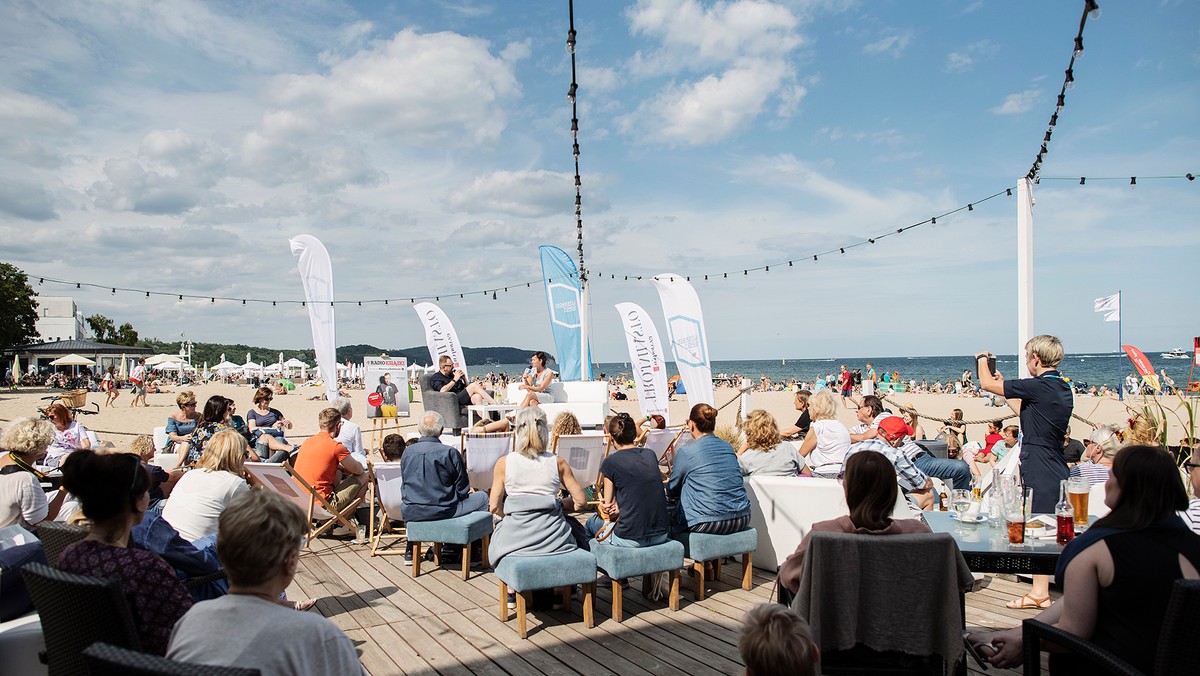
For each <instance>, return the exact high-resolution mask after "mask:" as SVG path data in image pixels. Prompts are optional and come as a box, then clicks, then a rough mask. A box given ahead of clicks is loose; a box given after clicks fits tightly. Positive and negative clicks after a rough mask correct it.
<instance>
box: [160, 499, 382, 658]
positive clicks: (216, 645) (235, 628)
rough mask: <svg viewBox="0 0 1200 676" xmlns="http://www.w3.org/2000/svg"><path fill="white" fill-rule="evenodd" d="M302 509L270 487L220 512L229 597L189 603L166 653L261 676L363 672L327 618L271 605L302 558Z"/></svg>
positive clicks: (349, 645) (346, 641)
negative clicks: (260, 674) (260, 673)
mask: <svg viewBox="0 0 1200 676" xmlns="http://www.w3.org/2000/svg"><path fill="white" fill-rule="evenodd" d="M304 520H305V516H304V512H302V511H301V510H300V508H299V507H296V506H295V505H293V504H292V503H290V502H288V501H287V499H286V498H284V497H282V496H281V495H279V494H278V493H274V492H272V491H248V492H245V493H242V494H241V495H239V496H238V497H236V498H234V499H233V501H232V502H230V503H229V506H228V507H227V508H225V511H224V512H222V513H221V521H220V527H219V530H218V535H217V551H218V553H219V556H220V558H221V564H222V565H223V566H224V567H225V573H226V574H227V575H228V576H229V594H228V595H226V596H222V597H221V598H219V599H215V600H212V601H203V602H201V603H197V604H196V605H194V606H192V608H191V610H189V611H188V612H187V613H186V614H185V615H184V616H183V617H182V618H180V620H179V622H178V623H176V625H175V629H174V631H173V632H172V633H171V643H170V645H169V647H168V648H167V657H168V658H169V659H173V660H179V661H183V662H194V663H198V664H208V665H215V666H231V667H246V668H253V669H258V670H260V671H262V673H264V674H365V673H366V671H365V670H364V669H363V667H362V664H360V663H359V661H358V655H357V654H356V653H355V650H354V644H353V643H352V642H351V641H350V639H349V638H348V637H347V636H346V635H345V634H343V633H342V631H341V630H340V629H338V628H337V627H336V626H335V625H334V624H333V623H332V622H330V621H329V620H327V619H325V618H324V617H321V616H320V615H317V614H314V613H298V612H296V611H294V610H290V609H288V608H287V607H286V606H282V605H280V604H279V603H277V602H276V599H278V598H279V597H280V595H281V594H282V593H283V591H284V590H285V589H287V588H288V585H290V584H291V582H292V578H294V577H295V576H296V570H297V568H298V567H299V562H300V542H301V541H302V539H303V537H304V533H305V531H306V528H305V524H304Z"/></svg>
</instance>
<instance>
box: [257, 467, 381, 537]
mask: <svg viewBox="0 0 1200 676" xmlns="http://www.w3.org/2000/svg"><path fill="white" fill-rule="evenodd" d="M245 467H246V472H247V473H248V474H249V475H250V476H251V477H252V478H253V479H254V480H255V481H256V482H258V483H259V484H260V485H261V486H263V487H264V488H265V489H266V490H271V491H275V492H276V493H279V494H280V495H282V496H283V497H285V498H287V499H288V500H290V501H291V502H292V503H293V504H295V505H296V506H298V507H300V508H301V509H303V510H304V511H305V513H306V514H307V515H308V537H307V538H305V541H304V543H305V546H310V545H311V544H312V540H313V538H317V537H320V536H321V534H322V533H324V532H325V531H332V529H333V528H334V527H335V526H337V525H338V524H339V523H340V524H342V525H343V526H345V527H347V528H349V529H350V530H351V531H354V530H355V526H354V523H353V522H352V521H350V519H349V518H348V515H351V514H353V513H354V510H355V509H358V506H359V505H360V504H362V498H361V497H358V498H355V499H354V500H352V501H351V502H350V504H348V505H346V506H345V507H343V508H342V509H341V511H338V510H336V509H334V507H333V505H331V504H329V501H328V500H326V499H325V498H324V496H322V495H321V494H320V493H317V492H316V490H314V489H313V487H312V486H311V485H310V484H309V483H308V482H307V481H305V480H304V479H303V477H301V476H300V475H299V474H296V472H295V471H293V470H292V466H291V465H290V464H288V463H287V462H284V463H280V464H276V463H270V462H248V463H246V465H245ZM314 521H317V522H319V523H318V524H317V525H315V526H314V525H313V522H314Z"/></svg>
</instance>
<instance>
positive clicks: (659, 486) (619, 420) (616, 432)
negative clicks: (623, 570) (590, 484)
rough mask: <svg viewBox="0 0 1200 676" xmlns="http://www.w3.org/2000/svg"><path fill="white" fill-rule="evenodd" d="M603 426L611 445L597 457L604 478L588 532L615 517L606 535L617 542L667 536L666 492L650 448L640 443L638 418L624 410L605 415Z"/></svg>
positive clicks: (634, 543) (636, 543) (648, 542)
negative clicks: (600, 460)
mask: <svg viewBox="0 0 1200 676" xmlns="http://www.w3.org/2000/svg"><path fill="white" fill-rule="evenodd" d="M604 432H605V434H606V435H608V438H609V439H611V441H612V444H613V447H614V450H612V451H610V452H609V454H608V457H606V458H605V459H604V461H603V462H602V463H600V476H601V477H602V478H603V479H602V483H603V486H602V488H601V499H600V505H599V507H598V508H597V511H598V514H593V515H592V516H591V517H589V518H588V521H587V525H586V526H585V528H586V530H587V534H588V537H596V534H597V533H602V531H603V529H604V526H605V522H615V524H614V525H613V526H612V527H611V529H610V531H609V532H608V534H607V536H604V535H603V534H602V535H601V536H602V537H604V541H605V542H608V543H609V544H612V545H616V546H617V547H650V546H652V545H658V544H662V543H664V542H666V541H667V539H668V538H669V533H668V531H669V530H670V521H669V518H668V515H667V496H666V493H664V492H663V483H662V474H661V473H659V470H658V456H657V455H655V453H654V451H652V450H650V449H648V448H643V447H641V446H638V445H637V443H636V441H635V440H636V438H637V434H638V426H637V423H635V422H634V421H633V418H632V417H630V415H629V414H628V413H618V414H617V415H615V416H613V417H612V418H609V420H608V423H607V424H606V425H605V426H604Z"/></svg>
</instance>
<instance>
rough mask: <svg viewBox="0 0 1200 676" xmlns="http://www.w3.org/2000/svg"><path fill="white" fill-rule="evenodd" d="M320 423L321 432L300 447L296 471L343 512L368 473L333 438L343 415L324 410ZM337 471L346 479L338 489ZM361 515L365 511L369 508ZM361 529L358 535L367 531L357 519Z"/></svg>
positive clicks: (319, 417) (362, 485)
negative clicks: (339, 470) (340, 471)
mask: <svg viewBox="0 0 1200 676" xmlns="http://www.w3.org/2000/svg"><path fill="white" fill-rule="evenodd" d="M317 421H318V423H319V424H320V427H321V431H320V432H317V434H316V435H314V436H312V437H310V438H309V439H308V440H307V441H305V442H304V443H303V444H301V445H300V450H299V451H297V457H296V466H295V468H294V469H295V471H296V474H298V475H300V477H302V478H303V479H304V480H305V481H307V482H308V483H309V485H310V486H312V487H313V489H314V490H316V491H317V492H318V493H320V494H321V496H322V497H324V498H325V499H326V500H328V501H329V504H330V505H332V506H333V508H334V509H336V510H339V511H340V510H341V509H342V508H343V507H344V506H345V505H347V504H349V503H350V502H352V501H353V500H354V499H355V498H357V497H358V496H359V495H361V494H362V492H363V489H364V488H366V485H367V484H366V482H367V473H366V469H365V468H364V467H363V466H362V463H360V462H359V461H357V460H355V459H354V456H352V455H350V449H348V448H346V447H345V445H343V444H342V443H341V442H339V441H338V440H337V439H335V438H334V437H336V436H337V435H338V432H340V431H341V428H342V414H341V413H339V412H338V410H337V409H336V408H327V409H324V410H322V411H321V413H320V415H319V416H318V418H317ZM338 469H341V470H342V477H343V478H342V480H341V481H340V482H338V483H337V484H336V486H335V485H334V482H335V481H337V471H338ZM358 511H366V508H360V510H358ZM358 526H359V527H358V530H359V531H363V530H365V522H364V521H363V519H361V518H360V519H358ZM360 538H361V533H360Z"/></svg>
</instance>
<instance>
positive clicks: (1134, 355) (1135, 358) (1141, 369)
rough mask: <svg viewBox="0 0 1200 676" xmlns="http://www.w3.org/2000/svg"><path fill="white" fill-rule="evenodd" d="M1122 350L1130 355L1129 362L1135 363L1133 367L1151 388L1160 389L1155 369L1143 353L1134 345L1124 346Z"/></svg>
mask: <svg viewBox="0 0 1200 676" xmlns="http://www.w3.org/2000/svg"><path fill="white" fill-rule="evenodd" d="M1121 349H1123V350H1125V354H1127V355H1129V361H1131V362H1133V367H1134V368H1135V369H1137V372H1138V373H1139V374H1141V376H1142V377H1143V378H1145V379H1146V381H1147V382H1149V383H1150V385H1151V387H1153V388H1154V389H1156V390H1157V389H1158V374H1156V373H1155V372H1154V367H1153V366H1151V365H1150V360H1149V359H1148V358H1147V357H1146V355H1144V354H1142V351H1141V350H1139V349H1137V348H1136V347H1134V346H1132V345H1122V346H1121Z"/></svg>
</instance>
